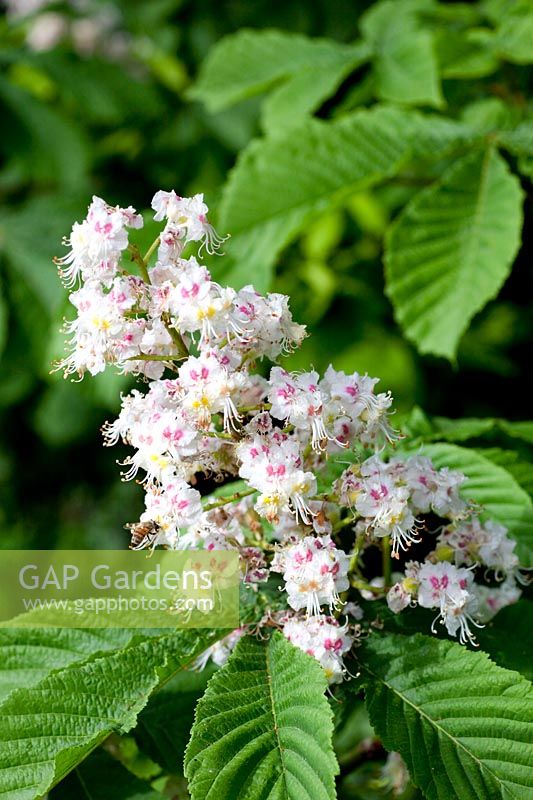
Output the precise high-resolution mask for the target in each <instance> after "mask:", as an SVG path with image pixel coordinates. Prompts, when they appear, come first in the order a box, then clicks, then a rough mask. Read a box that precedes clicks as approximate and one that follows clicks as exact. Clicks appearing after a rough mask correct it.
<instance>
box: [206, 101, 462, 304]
mask: <svg viewBox="0 0 533 800" xmlns="http://www.w3.org/2000/svg"><path fill="white" fill-rule="evenodd" d="M476 136H477V135H476V134H475V133H473V132H472V130H471V129H470V128H469V127H468V126H466V125H463V124H461V123H457V122H454V121H452V120H446V119H443V118H435V117H431V116H425V115H422V114H419V113H417V112H413V111H407V110H402V109H398V108H389V107H381V106H376V107H374V108H372V109H370V110H366V109H365V110H360V111H356V112H354V113H352V114H348V115H346V116H344V117H342V118H341V119H338V120H335V121H333V122H322V121H320V120H316V119H311V120H308V121H307V122H306V123H303V124H301V125H299V126H298V127H297V128H295V129H291V130H289V131H287V132H286V133H284V134H280V135H276V136H272V137H269V138H267V139H260V140H256V141H253V142H252V143H251V144H250V145H249V147H247V148H246V150H245V151H244V152H243V153H242V155H241V156H240V157H239V159H238V161H237V164H236V166H235V167H234V169H233V170H232V172H231V174H230V177H229V180H228V182H227V184H226V186H225V188H224V194H223V198H222V202H221V207H220V215H219V228H220V230H221V231H223V232H231V236H232V238H231V239H230V240H229V241H228V242H227V243H226V245H225V251H226V253H227V256H228V258H227V259H224V262H226V263H225V264H223V265H222V269H223V270H224V277H225V280H227V281H228V282H229V283H230V284H231V285H232V286H234V287H235V288H239V287H240V286H243V285H245V284H246V283H250V280H251V279H252V276H253V283H254V286H255V288H256V289H257V290H258V291H264V290H266V289H268V288H269V285H270V280H271V275H272V265H273V264H274V262H275V260H276V257H277V255H278V253H279V252H280V250H281V249H282V248H283V247H285V246H286V245H287V244H288V242H289V241H290V240H291V239H292V238H293V237H294V236H296V235H297V234H298V233H299V232H300V231H301V229H302V227H303V226H304V225H305V224H307V222H308V221H309V220H310V219H312V218H313V217H314V216H317V215H318V214H320V213H321V212H323V211H324V210H326V209H328V208H331V207H334V206H336V205H339V204H341V203H342V202H343V201H344V200H345V198H347V197H348V196H349V195H350V194H352V193H353V192H354V191H356V190H357V189H363V188H365V187H368V186H372V185H374V184H377V183H379V182H380V181H383V180H385V179H386V178H388V177H391V176H392V175H394V174H395V173H396V172H398V170H399V169H400V168H401V167H402V166H403V165H404V164H405V163H406V162H408V161H409V160H410V159H412V158H417V159H418V158H438V157H439V156H441V155H443V154H445V153H447V152H448V151H450V150H451V149H453V148H454V147H457V146H459V145H464V144H466V143H469V142H472V141H474V140H475V139H476ZM228 264H229V265H230V266H229V272H228V271H227V270H228V267H227V265H228Z"/></svg>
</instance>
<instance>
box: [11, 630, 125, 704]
mask: <svg viewBox="0 0 533 800" xmlns="http://www.w3.org/2000/svg"><path fill="white" fill-rule="evenodd" d="M135 634H136V631H134V630H121V629H120V628H110V629H107V628H101V629H98V628H95V629H92V630H91V629H89V628H87V629H83V628H28V629H25V630H24V631H21V630H20V629H16V628H1V629H0V700H3V699H5V698H6V697H7V696H8V695H9V694H10V693H11V692H12V691H13V690H14V689H21V688H28V687H29V686H34V685H35V684H36V683H38V682H39V681H40V680H41V679H42V678H44V677H45V676H46V675H48V674H49V673H50V672H52V670H54V669H63V668H64V667H67V666H68V665H69V664H73V663H75V662H77V661H85V660H86V659H87V658H89V656H91V655H92V656H94V655H96V654H103V653H105V652H106V651H110V650H119V649H120V648H122V647H126V645H128V644H129V643H130V642H131V639H132V637H133V636H134V635H135Z"/></svg>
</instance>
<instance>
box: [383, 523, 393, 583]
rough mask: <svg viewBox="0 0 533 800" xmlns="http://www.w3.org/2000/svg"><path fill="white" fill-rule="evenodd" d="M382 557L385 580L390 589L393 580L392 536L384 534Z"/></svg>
mask: <svg viewBox="0 0 533 800" xmlns="http://www.w3.org/2000/svg"><path fill="white" fill-rule="evenodd" d="M381 559H382V564H383V579H384V581H385V589H390V586H391V582H392V579H391V576H392V566H391V553H390V536H384V537H383V539H382V540H381Z"/></svg>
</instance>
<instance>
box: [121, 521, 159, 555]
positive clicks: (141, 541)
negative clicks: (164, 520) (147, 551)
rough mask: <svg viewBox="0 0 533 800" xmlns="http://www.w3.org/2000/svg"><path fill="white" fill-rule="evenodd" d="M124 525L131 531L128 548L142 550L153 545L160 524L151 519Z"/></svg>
mask: <svg viewBox="0 0 533 800" xmlns="http://www.w3.org/2000/svg"><path fill="white" fill-rule="evenodd" d="M124 527H125V528H126V529H127V530H129V531H131V542H130V550H142V549H143V548H144V547H150V546H151V545H153V546H154V547H155V545H156V542H157V537H158V534H159V531H160V530H161V526H160V525H159V524H158V523H157V522H154V521H153V520H147V521H146V522H129V523H128V524H127V525H124Z"/></svg>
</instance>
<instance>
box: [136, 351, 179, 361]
mask: <svg viewBox="0 0 533 800" xmlns="http://www.w3.org/2000/svg"><path fill="white" fill-rule="evenodd" d="M183 358H184V356H177V355H174V356H173V355H168V356H155V355H153V356H151V355H149V354H148V353H139V354H138V355H136V356H129V358H127V359H126V361H183Z"/></svg>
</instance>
